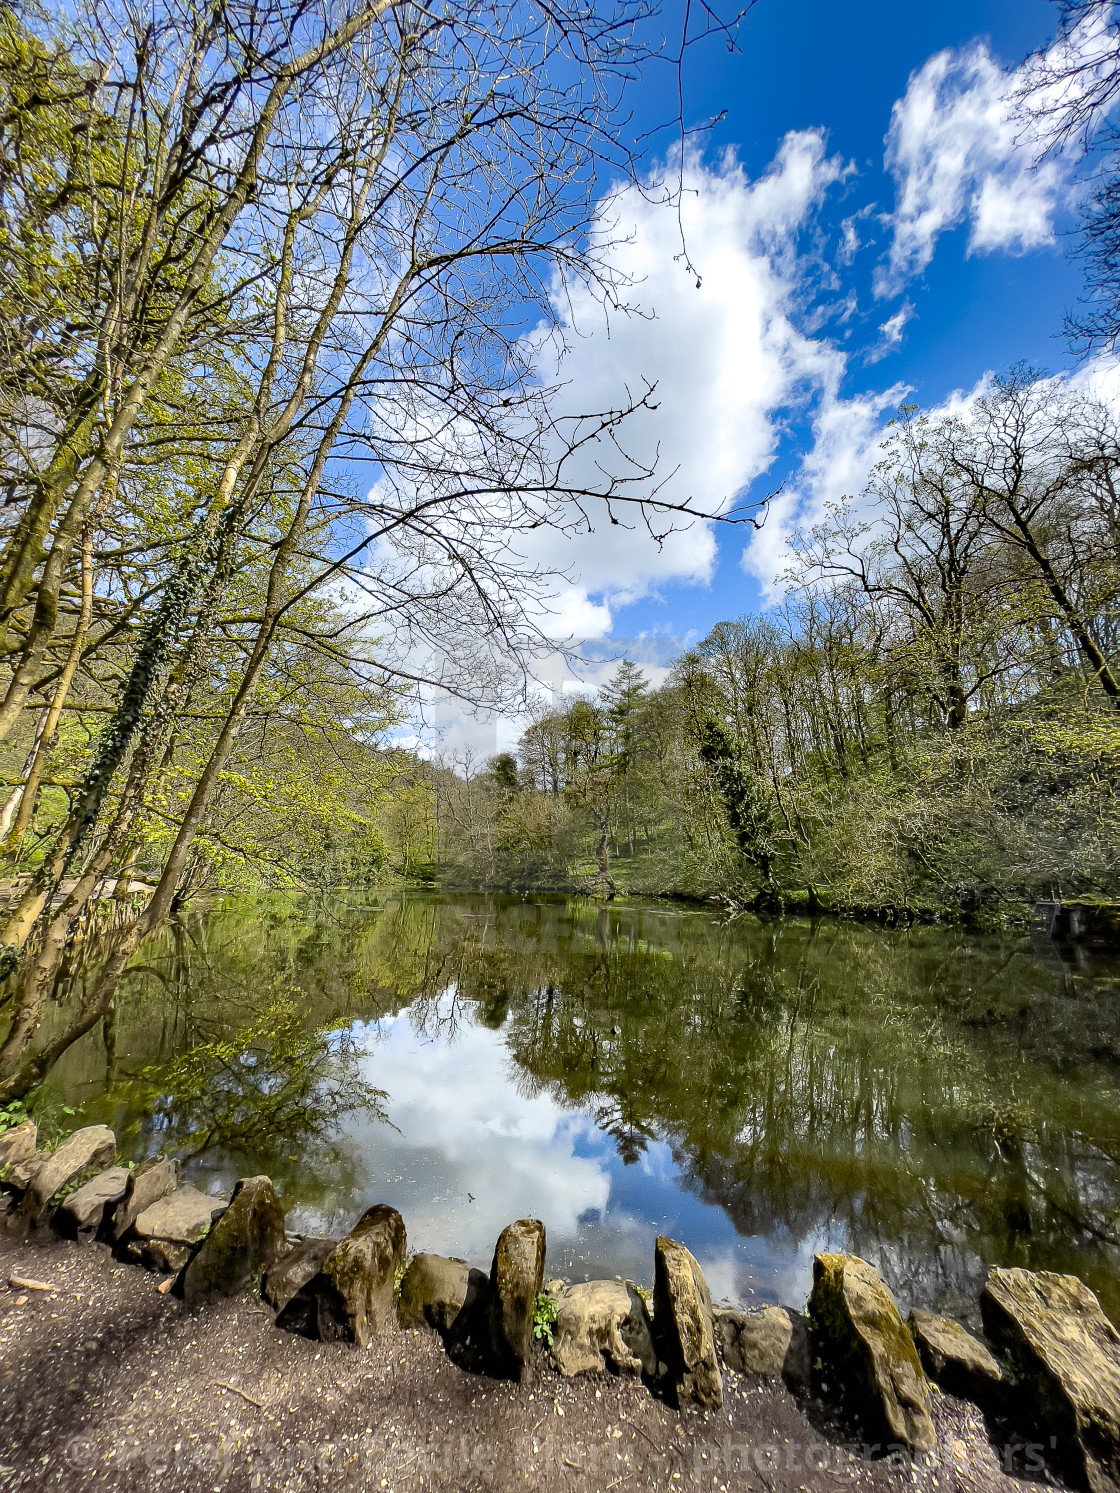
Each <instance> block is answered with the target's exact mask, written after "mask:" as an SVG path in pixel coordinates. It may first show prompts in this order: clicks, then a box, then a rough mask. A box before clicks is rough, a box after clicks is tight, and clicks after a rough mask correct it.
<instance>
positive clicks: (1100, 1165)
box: [52, 894, 1120, 1316]
mask: <svg viewBox="0 0 1120 1493" xmlns="http://www.w3.org/2000/svg"><path fill="white" fill-rule="evenodd" d="M277 991H282V992H286V993H287V994H286V995H285V996H284V999H286V1000H287V1002H288V1004H287V1005H285V1006H283V1009H284V1010H287V1011H288V1012H289V1016H288V1018H286V1019H285V1020H284V1021H280V1020H278V1019H277V1018H276V1017H275V1015H270V1014H269V1010H270V1007H272V1008H274V1009H279V1008H276V1007H275V1002H276V1000H277V999H278V996H277ZM1117 991H1118V980H1117V976H1116V973H1115V970H1114V969H1112V968H1109V967H1106V966H1102V967H1101V968H1099V969H1095V968H1093V967H1092V966H1091V965H1085V966H1084V967H1082V968H1079V969H1076V970H1074V969H1070V968H1067V967H1065V966H1064V965H1063V964H1062V963H1061V962H1060V961H1059V960H1057V958H1056V957H1055V956H1054V955H1053V953H1052V951H1051V950H1049V946H1047V947H1046V948H1042V949H1039V950H1033V949H1032V948H1031V946H1030V944H1029V942H1028V941H1027V940H1019V941H1000V940H996V939H986V938H977V937H974V936H971V935H966V934H963V933H961V932H960V931H959V930H952V931H947V930H939V929H929V928H927V929H918V930H909V931H899V932H883V931H880V930H868V929H860V928H854V927H849V926H846V925H843V924H835V923H829V924H824V923H822V924H817V925H810V924H809V923H805V922H781V923H772V924H760V923H757V922H753V921H747V920H745V919H741V920H738V921H736V922H733V923H726V922H720V923H718V924H717V923H713V922H712V921H711V919H710V917H709V916H708V915H707V914H705V913H698V912H693V911H670V910H666V909H664V908H662V907H652V908H651V907H645V906H627V907H612V908H610V909H604V908H601V907H598V906H596V905H595V904H592V903H588V902H582V901H580V900H578V899H569V900H560V899H555V900H549V899H537V900H533V901H526V900H520V899H512V898H487V897H459V898H453V897H446V896H438V895H422V894H418V895H411V894H409V895H407V896H401V897H398V898H394V899H390V900H387V901H386V902H385V903H384V904H383V905H380V906H374V907H369V906H365V905H356V904H354V903H353V902H348V901H346V900H339V901H337V902H334V903H330V904H325V905H322V906H316V907H312V906H309V905H306V904H300V903H293V902H284V903H281V902H276V903H269V904H265V905H263V906H262V905H248V904H240V905H235V906H228V907H225V908H222V909H219V910H217V911H215V912H213V913H212V914H210V915H209V916H205V917H204V916H202V915H199V916H198V917H197V918H196V919H195V921H193V922H191V923H190V924H188V925H187V926H186V927H184V928H181V929H179V930H177V932H176V933H175V935H174V936H172V937H169V939H168V941H167V942H166V943H163V944H158V945H154V946H152V947H150V948H148V949H146V950H145V951H144V954H143V958H142V961H141V962H140V964H139V966H138V967H137V969H136V970H135V971H134V972H133V973H132V974H131V975H130V978H129V980H128V983H127V985H126V986H125V988H124V990H123V993H122V995H121V998H120V1011H119V1013H118V1015H117V1019H116V1029H115V1032H114V1034H113V1047H114V1054H115V1055H114V1058H113V1060H112V1064H113V1066H112V1070H111V1072H110V1074H109V1076H108V1078H107V1076H106V1066H105V1055H104V1052H103V1050H102V1049H101V1048H100V1045H99V1044H98V1043H95V1042H94V1041H93V1040H92V1039H91V1040H90V1041H89V1042H88V1043H87V1045H86V1046H85V1047H83V1048H79V1049H76V1050H75V1052H74V1053H73V1054H72V1055H71V1057H70V1058H69V1059H68V1061H67V1063H66V1065H65V1066H64V1067H60V1068H59V1069H58V1070H56V1072H55V1074H54V1075H53V1076H52V1084H53V1085H55V1086H59V1087H62V1088H63V1089H64V1090H65V1092H66V1093H67V1096H68V1097H69V1098H70V1099H71V1100H73V1098H74V1097H75V1096H78V1097H80V1098H82V1099H84V1100H86V1108H87V1113H88V1114H89V1115H90V1116H91V1117H92V1116H93V1115H94V1114H96V1115H97V1116H98V1117H99V1118H101V1117H104V1118H106V1119H108V1120H109V1121H110V1122H111V1123H115V1124H116V1125H117V1128H118V1131H119V1132H120V1133H121V1134H122V1135H124V1136H125V1137H126V1143H127V1144H128V1145H129V1146H131V1148H132V1150H133V1151H134V1152H135V1153H136V1154H139V1153H141V1152H143V1151H144V1150H151V1149H155V1148H156V1147H158V1146H160V1145H162V1144H173V1145H174V1147H175V1148H176V1149H177V1150H179V1151H181V1152H184V1153H189V1152H198V1153H199V1155H198V1157H197V1160H196V1161H195V1162H194V1163H193V1169H194V1171H195V1173H196V1174H201V1173H205V1172H207V1171H209V1173H210V1175H211V1178H212V1180H213V1185H214V1186H220V1185H224V1184H226V1183H228V1181H229V1180H230V1179H231V1178H232V1177H233V1176H234V1175H236V1173H237V1172H238V1171H245V1170H246V1169H247V1168H252V1169H254V1170H257V1169H259V1170H265V1171H269V1172H270V1173H271V1174H272V1175H273V1176H274V1177H275V1178H276V1180H277V1182H278V1183H279V1184H280V1185H281V1186H282V1187H283V1189H284V1191H285V1194H286V1196H287V1199H288V1202H289V1206H290V1207H292V1208H293V1209H294V1216H295V1219H296V1220H297V1223H298V1225H299V1226H302V1227H304V1228H308V1229H310V1228H316V1229H327V1228H335V1229H339V1228H342V1227H344V1226H345V1225H346V1223H347V1221H349V1220H351V1219H352V1218H353V1217H354V1216H355V1215H356V1213H357V1212H358V1211H359V1210H360V1209H361V1208H362V1207H364V1206H365V1205H366V1204H367V1203H369V1202H372V1201H382V1200H383V1201H388V1202H392V1203H395V1204H396V1205H397V1206H398V1207H400V1208H401V1210H402V1212H403V1213H404V1215H405V1219H406V1222H407V1224H408V1229H409V1239H410V1243H411V1244H412V1245H413V1246H414V1247H417V1248H428V1249H435V1250H439V1251H445V1252H451V1251H453V1252H456V1253H460V1254H464V1255H466V1256H467V1257H468V1258H469V1259H471V1260H472V1261H474V1262H478V1263H482V1264H485V1263H487V1262H488V1258H489V1253H490V1251H491V1249H492V1247H493V1240H494V1238H495V1237H496V1235H497V1233H498V1231H499V1229H500V1228H501V1227H502V1225H503V1224H505V1223H507V1222H508V1221H509V1220H510V1219H511V1218H513V1217H517V1216H520V1215H524V1214H526V1213H535V1214H538V1215H539V1216H541V1217H543V1218H544V1219H545V1221H546V1223H547V1225H548V1229H549V1269H550V1270H553V1271H558V1272H560V1273H563V1274H571V1275H573V1276H575V1277H577V1278H578V1277H581V1276H584V1275H591V1276H594V1275H601V1274H606V1275H614V1274H621V1275H627V1276H631V1277H633V1278H635V1279H639V1280H648V1277H649V1275H650V1272H651V1269H652V1241H653V1235H654V1234H655V1233H656V1232H669V1233H672V1234H674V1235H675V1236H676V1237H678V1238H682V1239H683V1240H684V1241H685V1242H686V1243H688V1244H689V1245H690V1246H691V1247H692V1248H693V1250H694V1251H695V1252H696V1253H697V1254H698V1255H699V1256H700V1258H701V1260H702V1261H703V1262H704V1264H705V1267H706V1269H707V1270H708V1272H709V1276H710V1279H711V1282H712V1285H713V1290H714V1292H715V1294H716V1295H723V1296H740V1297H746V1296H748V1295H749V1294H750V1293H752V1292H753V1293H754V1294H755V1296H756V1297H758V1298H761V1299H773V1298H781V1299H785V1300H787V1301H795V1300H797V1299H798V1298H800V1297H801V1296H803V1295H804V1293H805V1291H806V1289H807V1287H808V1284H809V1269H810V1261H811V1256H812V1252H813V1250H814V1249H815V1248H818V1247H820V1245H821V1244H822V1243H824V1242H831V1243H832V1244H834V1245H840V1244H842V1245H845V1246H846V1247H849V1248H852V1249H854V1250H856V1251H857V1252H858V1253H860V1254H863V1255H865V1256H866V1257H867V1258H869V1259H871V1260H873V1261H875V1262H876V1263H878V1264H879V1265H880V1266H881V1267H882V1268H883V1270H884V1272H885V1273H886V1275H887V1276H888V1278H889V1280H890V1281H891V1283H892V1285H893V1286H894V1287H895V1290H896V1291H897V1293H898V1295H899V1297H900V1298H901V1300H902V1301H903V1302H904V1303H909V1302H911V1301H918V1302H921V1303H923V1304H928V1305H941V1306H943V1307H945V1308H947V1309H949V1310H952V1311H954V1312H957V1313H960V1314H963V1315H966V1316H967V1315H970V1314H971V1313H972V1312H973V1310H974V1303H975V1297H976V1293H977V1290H978V1286H979V1282H980V1280H981V1279H982V1276H983V1273H984V1269H985V1268H986V1266H988V1265H991V1264H997V1263H999V1264H1009V1263H1014V1264H1022V1265H1027V1266H1031V1267H1035V1268H1047V1269H1058V1270H1074V1271H1076V1272H1077V1273H1078V1274H1080V1275H1082V1276H1083V1278H1085V1279H1086V1280H1088V1281H1089V1283H1090V1284H1091V1285H1092V1286H1093V1287H1094V1289H1096V1290H1098V1291H1099V1292H1100V1294H1101V1295H1102V1299H1103V1300H1104V1301H1105V1304H1106V1306H1107V1307H1108V1308H1109V1309H1110V1310H1112V1311H1113V1312H1114V1313H1115V1311H1116V1310H1117V1308H1118V1307H1120V1288H1118V1287H1117V1285H1116V1284H1115V1282H1116V1279H1117V1274H1116V1267H1117V1263H1118V1261H1120V1218H1118V1212H1120V1174H1118V1160H1120V1107H1118V1105H1117V1098H1118V1088H1120V1084H1118V1081H1117V1080H1118V1075H1120V1014H1118V1004H1117V999H1116V997H1117ZM291 992H295V995H294V1000H295V1006H293V1005H292V1004H291V1002H292V1000H293V996H292V994H291ZM297 1013H298V1014H297ZM215 1054H217V1055H218V1059H216V1058H215ZM246 1054H247V1056H243V1055H246ZM216 1061H218V1067H217V1068H215V1067H214V1064H215V1062H216ZM207 1064H209V1065H210V1067H209V1068H208V1067H207ZM223 1064H224V1065H225V1066H224V1068H223V1067H222V1065H223ZM219 1070H221V1072H220V1073H219ZM207 1074H210V1080H208V1079H207V1078H206V1075H207ZM215 1076H216V1082H215ZM376 1090H383V1091H384V1092H385V1095H386V1096H387V1097H386V1098H385V1100H384V1107H385V1112H386V1114H387V1116H388V1120H389V1121H390V1122H391V1124H387V1123H385V1121H384V1120H383V1119H379V1118H378V1110H377V1095H376V1092H374V1091H376ZM215 1094H217V1095H219V1096H220V1102H216V1100H215V1098H214V1095H215ZM215 1110H217V1111H219V1112H220V1113H219V1115H218V1119H219V1120H220V1123H215V1120H214V1111H215ZM393 1127H396V1128H393Z"/></svg>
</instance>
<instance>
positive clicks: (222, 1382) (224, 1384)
mask: <svg viewBox="0 0 1120 1493" xmlns="http://www.w3.org/2000/svg"><path fill="white" fill-rule="evenodd" d="M214 1383H215V1384H216V1385H217V1386H218V1388H219V1389H231V1390H232V1391H233V1393H234V1394H235V1395H240V1396H241V1398H242V1399H243V1400H248V1401H249V1404H250V1405H255V1406H256V1407H257V1409H258V1410H263V1409H264V1404H263V1402H262V1401H261V1400H255V1399H254V1398H253V1396H252V1395H251V1394H248V1393H247V1392H246V1391H245V1390H243V1389H239V1388H238V1387H237V1385H236V1384H231V1383H230V1382H229V1380H228V1379H215V1380H214Z"/></svg>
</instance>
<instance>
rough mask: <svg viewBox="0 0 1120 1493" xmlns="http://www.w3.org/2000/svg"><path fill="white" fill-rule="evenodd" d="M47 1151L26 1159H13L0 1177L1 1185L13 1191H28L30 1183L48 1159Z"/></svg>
mask: <svg viewBox="0 0 1120 1493" xmlns="http://www.w3.org/2000/svg"><path fill="white" fill-rule="evenodd" d="M46 1159H47V1158H46V1155H45V1153H42V1152H40V1153H38V1154H36V1155H34V1156H29V1157H28V1158H27V1160H26V1161H13V1162H11V1163H10V1165H9V1166H8V1169H7V1170H6V1171H5V1173H4V1176H3V1178H2V1179H0V1186H3V1187H5V1188H10V1189H11V1190H12V1191H13V1192H26V1191H27V1188H28V1185H29V1183H30V1181H31V1179H32V1177H33V1176H34V1175H35V1173H36V1172H37V1171H38V1170H39V1168H40V1166H41V1165H42V1164H43V1162H44V1161H45V1160H46Z"/></svg>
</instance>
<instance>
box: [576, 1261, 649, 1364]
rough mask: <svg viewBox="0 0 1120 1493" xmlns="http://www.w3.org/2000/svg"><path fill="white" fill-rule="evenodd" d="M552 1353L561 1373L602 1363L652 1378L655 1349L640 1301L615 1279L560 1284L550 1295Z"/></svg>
mask: <svg viewBox="0 0 1120 1493" xmlns="http://www.w3.org/2000/svg"><path fill="white" fill-rule="evenodd" d="M552 1357H553V1360H554V1362H555V1364H556V1367H557V1368H558V1369H559V1370H560V1372H561V1374H563V1375H564V1377H565V1378H566V1379H571V1378H573V1377H574V1376H575V1375H576V1374H601V1373H603V1372H604V1370H605V1369H606V1368H607V1367H608V1366H609V1367H610V1368H612V1369H614V1370H615V1371H616V1372H617V1373H620V1374H645V1375H646V1376H647V1377H648V1378H653V1377H654V1376H655V1375H656V1373H657V1354H656V1353H655V1351H654V1347H653V1328H652V1325H651V1323H650V1319H649V1312H648V1311H647V1310H646V1304H645V1302H644V1301H643V1300H642V1298H641V1297H640V1296H639V1295H638V1293H637V1291H635V1290H634V1288H633V1287H632V1286H625V1285H623V1283H622V1282H621V1281H617V1280H593V1281H588V1282H586V1283H585V1284H583V1285H575V1286H566V1287H564V1288H563V1289H562V1290H561V1291H560V1292H559V1293H558V1295H557V1296H556V1322H555V1325H554V1326H553V1329H552Z"/></svg>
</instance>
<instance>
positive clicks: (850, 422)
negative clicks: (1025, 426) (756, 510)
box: [741, 353, 1120, 600]
mask: <svg viewBox="0 0 1120 1493" xmlns="http://www.w3.org/2000/svg"><path fill="white" fill-rule="evenodd" d="M993 378H994V374H993V373H992V371H991V370H990V369H989V370H988V371H987V372H985V373H983V374H982V375H981V376H980V377H979V378H978V379H977V380H976V382H975V383H974V384H973V385H972V387H971V388H968V389H955V390H953V391H952V392H951V393H949V394H947V395H946V397H945V398H944V399H943V400H942V401H941V402H940V403H939V404H936V405H933V406H932V407H931V408H930V409H929V412H928V413H929V414H930V416H931V417H932V418H933V419H935V420H937V419H944V418H948V417H950V416H954V417H966V416H967V415H968V412H969V409H970V407H971V406H972V405H973V404H974V402H975V401H976V400H977V399H979V398H980V397H981V395H983V394H986V393H988V392H989V391H990V390H991V388H992V384H993ZM1053 382H1054V383H1055V384H1056V385H1062V386H1065V387H1066V388H1068V389H1073V390H1078V391H1080V392H1082V393H1085V394H1088V395H1090V397H1092V398H1094V399H1098V400H1100V401H1101V403H1102V404H1105V405H1108V406H1110V407H1111V408H1112V409H1113V410H1114V411H1115V412H1116V414H1117V416H1120V359H1117V358H1116V357H1115V356H1114V355H1113V354H1112V353H1099V354H1097V355H1096V356H1095V357H1093V358H1090V359H1089V360H1087V361H1086V362H1085V363H1083V364H1082V365H1081V366H1080V367H1078V368H1077V369H1075V370H1073V371H1072V372H1069V373H1062V374H1056V375H1054V378H1053ZM910 392H911V390H910V387H909V385H907V384H903V383H897V384H893V385H892V386H891V387H890V388H888V389H884V390H882V391H880V392H877V393H867V394H860V395H857V396H854V397H852V398H849V399H844V398H838V399H828V400H826V401H824V402H823V403H822V405H821V408H820V410H819V411H818V413H817V416H816V418H815V420H814V422H813V432H812V435H813V439H812V445H811V447H810V449H809V451H808V454H807V455H806V456H805V457H804V458H803V460H802V461H801V463H800V466H799V467H798V470H797V473H796V476H795V478H794V480H793V481H791V482H790V483H788V484H787V485H786V487H785V488H783V490H782V492H781V494H780V495H779V497H778V499H777V500H776V501H775V502H774V503H773V504H772V506H771V510H770V514H769V516H768V519H767V522H766V525H765V527H764V528H763V530H762V532H761V533H760V534H758V535H757V536H755V538H754V539H753V540H752V542H751V544H750V545H749V546H748V547H747V548H746V549H745V550H744V552H743V555H742V559H741V564H742V568H743V569H744V571H746V572H747V574H749V575H752V576H754V577H755V578H756V579H757V580H758V581H759V583H760V585H761V586H762V587H763V590H764V592H765V593H766V594H767V596H768V597H769V598H770V599H771V600H776V599H777V597H778V596H779V595H780V594H781V592H782V589H783V585H782V576H783V575H784V574H785V573H786V572H787V571H788V569H789V566H790V559H791V556H790V551H789V540H790V536H791V535H792V534H793V533H795V532H796V531H797V530H804V529H807V528H810V527H811V526H812V525H813V524H815V523H817V522H819V521H820V519H821V518H823V517H824V516H825V514H826V513H827V511H828V509H829V508H830V507H832V506H833V505H835V504H837V503H839V502H840V501H841V500H842V499H846V498H853V499H855V500H856V501H857V503H858V501H859V498H860V495H861V493H862V492H863V491H864V489H865V487H866V485H867V481H868V478H869V476H870V474H871V468H872V467H873V466H874V465H875V463H876V462H877V461H878V460H879V459H880V456H881V451H882V444H883V441H884V439H885V438H886V435H887V424H888V422H889V421H890V420H891V419H892V418H893V416H894V415H895V413H896V412H897V410H898V407H899V405H900V404H902V403H903V402H904V401H905V400H906V399H907V397H908V396H909V394H910Z"/></svg>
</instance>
